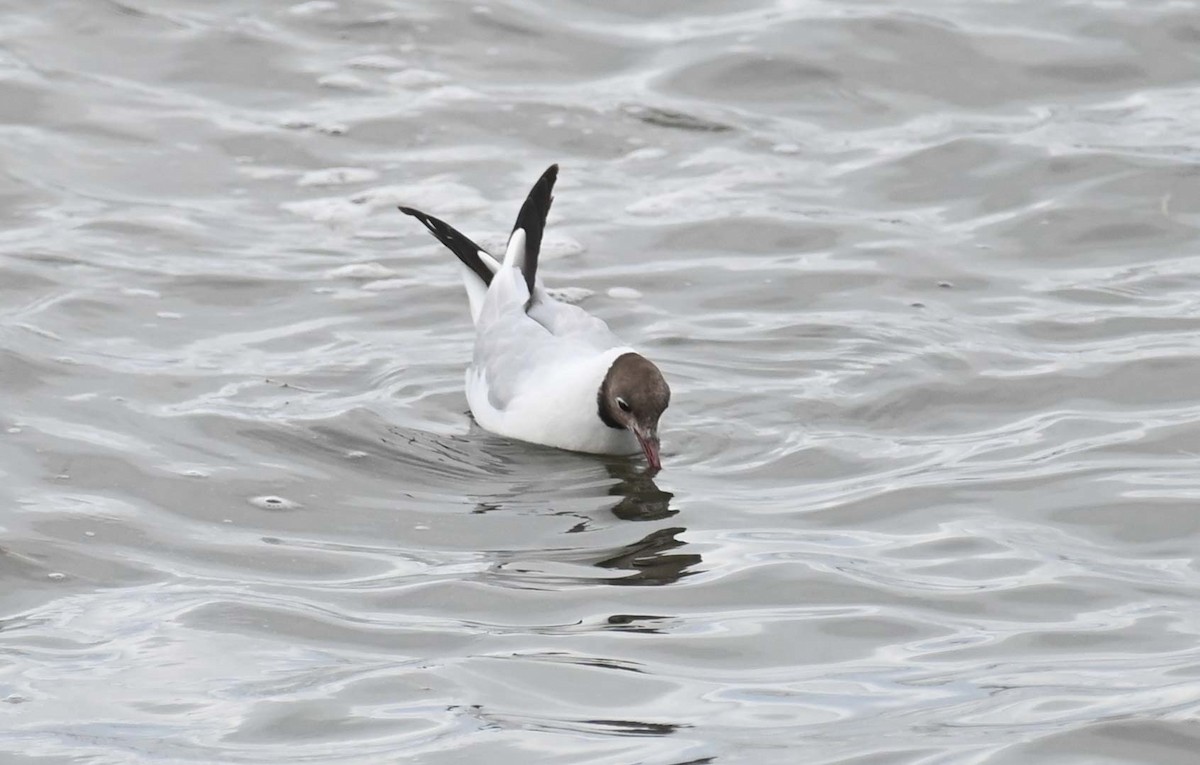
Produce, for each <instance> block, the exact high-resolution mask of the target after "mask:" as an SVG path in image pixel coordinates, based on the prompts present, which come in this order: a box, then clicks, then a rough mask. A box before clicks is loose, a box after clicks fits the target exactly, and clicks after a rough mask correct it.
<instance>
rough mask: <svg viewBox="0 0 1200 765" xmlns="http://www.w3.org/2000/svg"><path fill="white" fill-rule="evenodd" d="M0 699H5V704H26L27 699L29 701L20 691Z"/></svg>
mask: <svg viewBox="0 0 1200 765" xmlns="http://www.w3.org/2000/svg"><path fill="white" fill-rule="evenodd" d="M0 701H3V702H4V703H5V704H24V703H25V702H26V701H29V699H28V698H27V697H25V696H22V695H21V694H19V693H10V694H8V695H7V696H5V697H4V698H2V699H0Z"/></svg>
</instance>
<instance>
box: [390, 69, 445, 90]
mask: <svg viewBox="0 0 1200 765" xmlns="http://www.w3.org/2000/svg"><path fill="white" fill-rule="evenodd" d="M449 79H450V78H449V77H447V76H446V75H444V74H442V73H440V72H431V71H429V70H428V69H404V70H402V71H399V72H393V73H392V74H389V75H388V76H387V81H388V82H389V83H391V84H392V85H396V86H399V87H401V88H410V89H412V88H431V87H433V86H435V85H444V84H445V83H446V82H447V81H449Z"/></svg>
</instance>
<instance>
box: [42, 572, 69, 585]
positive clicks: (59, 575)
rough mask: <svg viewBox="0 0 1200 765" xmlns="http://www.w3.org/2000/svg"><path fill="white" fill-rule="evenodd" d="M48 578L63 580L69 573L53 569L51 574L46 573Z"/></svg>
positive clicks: (55, 580) (56, 580)
mask: <svg viewBox="0 0 1200 765" xmlns="http://www.w3.org/2000/svg"><path fill="white" fill-rule="evenodd" d="M46 578H47V579H49V580H50V581H52V582H61V581H63V580H64V579H66V578H67V575H66V574H64V573H63V572H61V571H51V572H50V573H49V574H46Z"/></svg>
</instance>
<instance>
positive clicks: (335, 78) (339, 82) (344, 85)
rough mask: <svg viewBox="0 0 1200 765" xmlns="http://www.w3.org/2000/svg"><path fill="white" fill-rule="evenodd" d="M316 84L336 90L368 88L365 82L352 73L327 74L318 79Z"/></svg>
mask: <svg viewBox="0 0 1200 765" xmlns="http://www.w3.org/2000/svg"><path fill="white" fill-rule="evenodd" d="M317 84H318V85H320V86H321V87H322V88H336V89H338V90H368V86H367V83H365V82H363V81H362V80H361V79H360V78H358V77H355V76H354V75H352V74H327V75H325V76H324V77H321V78H320V79H318V80H317Z"/></svg>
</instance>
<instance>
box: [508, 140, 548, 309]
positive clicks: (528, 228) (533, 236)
mask: <svg viewBox="0 0 1200 765" xmlns="http://www.w3.org/2000/svg"><path fill="white" fill-rule="evenodd" d="M556 180H558V164H557V163H555V164H553V165H550V167H548V168H546V171H545V172H543V173H542V177H540V178H538V180H537V183H535V184H533V188H532V189H531V190H530V191H529V196H528V197H526V198H525V204H523V205H521V211H520V212H519V213H517V222H516V224H514V225H513V231H516V230H517V229H519V228H521V229H525V267H524V269H522V270H523V271H524V273H525V284H526V286H527V287H528V288H529V293H530V294H533V281H534V279H535V278H536V277H537V265H538V254H539V253H540V252H541V251H542V234H543V233H545V230H546V216H548V215H549V214H550V204H551V203H552V202H554V195H553V192H554V182H555V181H556Z"/></svg>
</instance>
